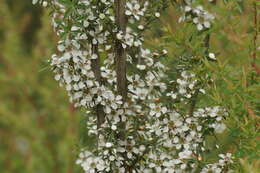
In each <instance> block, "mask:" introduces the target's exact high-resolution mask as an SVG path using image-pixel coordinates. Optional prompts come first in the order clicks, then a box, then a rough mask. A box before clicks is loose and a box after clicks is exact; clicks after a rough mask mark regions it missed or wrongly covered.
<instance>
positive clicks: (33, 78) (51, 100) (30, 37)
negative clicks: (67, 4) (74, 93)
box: [0, 0, 82, 173]
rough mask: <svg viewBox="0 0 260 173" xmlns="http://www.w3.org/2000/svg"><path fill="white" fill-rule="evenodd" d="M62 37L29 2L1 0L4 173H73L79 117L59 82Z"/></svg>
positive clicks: (0, 167)
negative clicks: (54, 66)
mask: <svg viewBox="0 0 260 173" xmlns="http://www.w3.org/2000/svg"><path fill="white" fill-rule="evenodd" d="M56 41H57V38H56V36H55V35H54V33H53V30H52V27H51V26H50V17H49V16H48V13H47V12H44V11H43V10H42V9H41V8H39V7H37V6H32V5H31V1H30V0H0V172H1V173H51V172H53V173H72V172H73V173H74V172H78V169H77V168H76V165H75V164H74V163H75V162H74V161H75V157H76V155H77V152H76V151H74V149H76V148H77V145H78V143H79V139H78V136H79V135H78V133H79V130H78V129H79V124H81V122H82V121H81V120H80V118H81V117H82V116H80V115H79V113H77V112H76V111H75V110H74V108H73V106H72V105H70V104H69V101H68V98H67V96H66V93H65V91H64V90H63V89H61V88H60V87H59V86H58V83H57V82H55V81H54V79H53V75H52V72H51V70H50V69H49V65H48V62H47V61H48V60H49V59H50V57H51V54H52V53H53V52H55V44H56Z"/></svg>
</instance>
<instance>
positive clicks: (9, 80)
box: [0, 0, 260, 173]
mask: <svg viewBox="0 0 260 173" xmlns="http://www.w3.org/2000/svg"><path fill="white" fill-rule="evenodd" d="M254 2H256V1H254V0H246V1H243V0H226V4H224V3H223V2H222V1H217V4H216V5H213V6H212V5H210V6H208V9H210V11H214V13H216V14H217V25H216V26H215V27H213V29H211V30H210V31H209V33H212V34H211V42H210V45H211V47H210V49H211V51H212V52H215V53H217V54H218V59H219V60H218V61H217V62H205V65H206V67H207V69H208V72H209V74H210V75H211V76H212V77H213V78H214V79H215V80H216V82H215V83H214V85H213V87H212V91H210V94H209V99H210V100H212V101H214V102H216V103H219V104H221V105H223V106H225V107H226V108H228V110H229V111H230V116H229V117H228V119H227V123H228V125H229V129H228V130H227V132H226V133H225V134H224V136H220V137H219V140H220V139H221V140H220V142H221V143H222V145H221V148H223V152H227V151H229V152H232V153H234V155H235V156H236V158H237V161H238V163H240V164H238V165H236V168H235V169H236V170H237V172H248V173H259V172H260V168H259V165H260V163H259V157H260V155H259V152H260V144H259V141H260V136H259V127H260V122H259V112H260V84H259V69H258V68H259V67H260V63H259V49H260V48H259V47H260V44H259V43H260V42H259V39H257V40H255V42H256V44H257V47H255V44H254V41H253V40H254V36H255V34H256V31H258V32H259V24H258V27H257V26H256V25H255V22H254V17H255V14H256V13H255V11H254V10H255V9H254V8H253V7H254V6H253V3H254ZM257 10H258V11H260V10H259V6H257ZM179 15H180V13H179V11H178V10H175V9H174V8H170V9H169V10H168V11H166V12H165V14H164V15H163V18H162V19H161V21H160V25H155V26H154V27H153V29H152V30H150V31H149V32H147V37H148V38H149V39H150V41H149V42H148V45H149V43H153V45H149V46H151V47H153V46H154V45H156V46H158V45H159V46H161V47H167V49H168V51H169V53H170V54H172V55H173V57H178V56H179V55H181V54H182V53H183V52H190V53H192V52H199V50H197V47H196V44H195V43H192V42H189V40H188V39H187V38H189V37H188V36H189V34H191V32H190V30H189V27H188V26H187V25H185V24H179V23H178V22H177V21H178V16H179ZM258 18H259V20H260V17H259V12H258ZM56 42H57V38H56V36H55V34H54V33H53V31H52V27H51V26H50V17H49V16H48V12H47V11H45V10H42V9H41V8H40V7H36V6H34V7H33V6H32V5H31V0H23V1H21V0H0V172H1V173H14V172H15V173H35V172H36V173H76V172H81V171H80V169H79V167H77V166H76V165H75V164H74V163H75V158H76V155H77V148H78V146H79V145H81V144H86V143H88V142H89V141H88V139H87V138H86V137H85V136H86V135H84V133H85V129H84V127H85V121H84V116H83V115H84V113H80V112H78V111H76V110H75V109H74V108H73V106H72V105H71V104H70V103H69V101H68V98H67V96H66V93H65V91H64V90H63V89H62V88H59V86H58V84H57V82H55V81H54V79H53V77H52V72H51V70H50V68H49V65H48V60H49V59H50V57H51V54H52V53H53V52H55V50H56V48H55V45H56ZM155 43H156V44H155ZM180 43H181V44H180ZM255 48H257V50H255ZM254 52H256V57H257V58H256V60H254V58H253V54H254ZM252 64H254V67H252ZM220 152H221V151H220Z"/></svg>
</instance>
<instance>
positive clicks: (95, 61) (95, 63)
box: [91, 45, 105, 128]
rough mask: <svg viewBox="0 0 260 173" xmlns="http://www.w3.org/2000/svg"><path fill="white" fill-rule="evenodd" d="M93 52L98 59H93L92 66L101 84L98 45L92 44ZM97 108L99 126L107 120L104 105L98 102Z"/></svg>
mask: <svg viewBox="0 0 260 173" xmlns="http://www.w3.org/2000/svg"><path fill="white" fill-rule="evenodd" d="M92 52H93V53H94V54H96V55H97V59H93V60H91V68H92V70H93V72H94V74H95V78H96V80H97V81H98V82H99V84H100V85H101V83H102V81H101V70H100V56H99V53H98V45H92ZM95 109H96V114H97V126H98V128H99V127H100V126H101V125H102V124H103V123H104V121H105V113H104V110H103V106H102V105H101V104H98V105H97V106H96V108H95Z"/></svg>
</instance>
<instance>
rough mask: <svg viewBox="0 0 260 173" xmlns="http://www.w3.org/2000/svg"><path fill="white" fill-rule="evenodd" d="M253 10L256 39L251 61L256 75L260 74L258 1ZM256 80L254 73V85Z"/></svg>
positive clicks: (252, 80)
mask: <svg viewBox="0 0 260 173" xmlns="http://www.w3.org/2000/svg"><path fill="white" fill-rule="evenodd" d="M253 9H254V19H253V20H254V29H255V33H254V37H253V52H252V60H251V66H252V68H253V69H254V70H255V71H256V73H257V74H258V75H259V74H260V69H259V68H258V67H257V65H256V57H257V39H258V31H259V27H258V24H259V21H258V11H257V4H256V1H255V2H254V3H253ZM254 80H255V74H254V73H252V76H251V83H253V82H254Z"/></svg>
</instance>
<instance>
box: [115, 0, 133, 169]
mask: <svg viewBox="0 0 260 173" xmlns="http://www.w3.org/2000/svg"><path fill="white" fill-rule="evenodd" d="M125 6H126V0H115V19H116V25H117V26H118V32H120V31H121V32H123V34H125V32H126V23H127V18H126V15H125ZM115 63H116V75H117V91H118V94H120V95H121V96H122V97H123V102H125V101H126V99H127V80H126V50H125V49H124V48H123V47H122V43H121V41H120V40H118V39H116V40H115ZM120 129H121V130H122V131H121V132H120V133H119V138H120V139H121V140H122V141H124V140H125V132H124V131H125V123H124V122H121V123H120ZM123 157H124V158H125V159H124V163H123V165H124V168H125V169H126V172H128V173H130V172H132V168H131V167H129V166H128V165H127V163H126V160H127V156H126V154H123Z"/></svg>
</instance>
